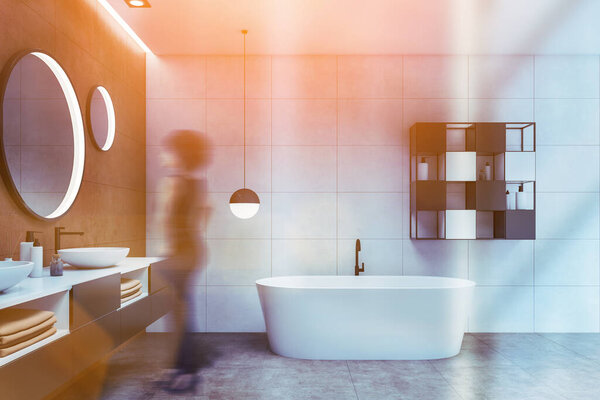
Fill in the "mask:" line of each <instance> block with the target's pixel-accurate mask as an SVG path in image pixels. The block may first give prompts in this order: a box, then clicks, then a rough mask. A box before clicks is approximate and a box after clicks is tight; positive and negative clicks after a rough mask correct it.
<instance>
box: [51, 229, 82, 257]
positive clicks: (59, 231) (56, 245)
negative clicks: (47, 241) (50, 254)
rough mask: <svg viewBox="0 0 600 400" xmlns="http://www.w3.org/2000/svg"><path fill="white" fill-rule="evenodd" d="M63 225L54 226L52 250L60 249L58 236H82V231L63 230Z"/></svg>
mask: <svg viewBox="0 0 600 400" xmlns="http://www.w3.org/2000/svg"><path fill="white" fill-rule="evenodd" d="M63 229H65V227H64V226H57V227H56V228H54V251H55V252H56V251H58V250H59V249H60V237H61V236H63V235H79V236H82V235H83V232H64V231H63Z"/></svg>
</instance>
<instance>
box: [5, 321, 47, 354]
mask: <svg viewBox="0 0 600 400" xmlns="http://www.w3.org/2000/svg"><path fill="white" fill-rule="evenodd" d="M55 323H56V317H54V316H53V317H52V318H50V319H48V320H46V321H44V322H42V323H41V324H39V325H36V326H33V327H31V328H29V329H24V330H22V331H19V332H17V333H13V334H12V335H7V336H0V349H4V348H6V347H11V346H14V345H15V344H18V343H21V342H24V341H26V340H29V339H31V338H33V337H36V336H37V335H39V334H40V333H42V332H44V331H46V330H48V329H50V328H52V326H53V325H54V324H55Z"/></svg>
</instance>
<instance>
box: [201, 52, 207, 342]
mask: <svg viewBox="0 0 600 400" xmlns="http://www.w3.org/2000/svg"><path fill="white" fill-rule="evenodd" d="M202 61H203V62H202V66H203V69H204V71H202V72H203V74H204V99H205V101H204V134H205V135H207V136H208V131H207V130H208V122H207V121H208V101H206V95H207V94H208V65H207V59H206V57H203V58H202ZM206 222H207V225H208V221H206ZM204 229H205V231H208V226H205V227H204ZM204 241H205V243H206V242H207V238H206V235H205V237H204ZM206 244H208V243H206ZM206 248H208V246H207V247H206ZM207 270H208V260H206V264H205V265H204V274H205V279H204V331H205V332H208V276H207Z"/></svg>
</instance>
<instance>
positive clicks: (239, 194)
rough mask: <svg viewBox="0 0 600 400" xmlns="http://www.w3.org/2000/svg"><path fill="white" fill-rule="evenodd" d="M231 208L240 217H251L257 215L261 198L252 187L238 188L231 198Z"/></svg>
mask: <svg viewBox="0 0 600 400" xmlns="http://www.w3.org/2000/svg"><path fill="white" fill-rule="evenodd" d="M229 208H230V209H231V212H232V213H233V215H235V216H236V217H238V218H240V219H249V218H252V217H254V216H255V215H256V213H257V212H258V209H259V208H260V199H259V198H258V195H257V194H256V193H254V191H252V190H250V189H246V188H244V189H239V190H236V191H235V192H234V193H233V194H232V195H231V198H230V199H229Z"/></svg>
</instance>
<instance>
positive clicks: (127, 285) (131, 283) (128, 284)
mask: <svg viewBox="0 0 600 400" xmlns="http://www.w3.org/2000/svg"><path fill="white" fill-rule="evenodd" d="M139 283H140V281H139V280H137V279H129V278H121V292H123V290H127V289H131V288H132V287H135V286H137V285H138V284H139Z"/></svg>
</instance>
